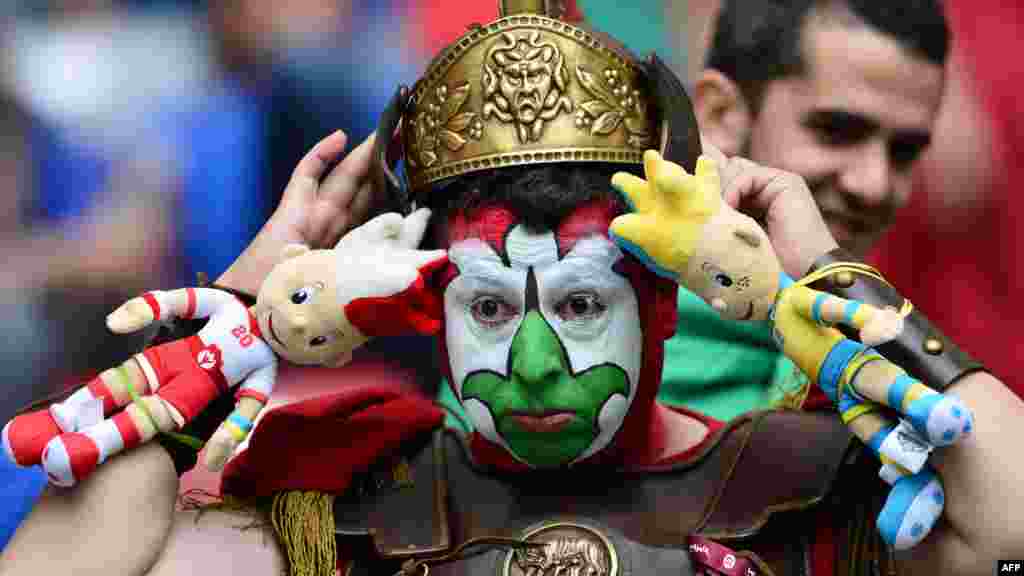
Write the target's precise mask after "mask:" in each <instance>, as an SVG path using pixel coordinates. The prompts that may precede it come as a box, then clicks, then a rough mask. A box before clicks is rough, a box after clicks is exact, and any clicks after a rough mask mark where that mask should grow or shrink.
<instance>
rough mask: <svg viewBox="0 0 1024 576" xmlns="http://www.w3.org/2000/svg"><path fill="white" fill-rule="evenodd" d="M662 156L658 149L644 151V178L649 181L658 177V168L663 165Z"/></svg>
mask: <svg viewBox="0 0 1024 576" xmlns="http://www.w3.org/2000/svg"><path fill="white" fill-rule="evenodd" d="M661 164H662V158H661V154H659V153H658V151H657V150H648V151H646V152H644V178H646V179H647V181H648V182H654V181H655V180H657V178H658V170H659V168H660V167H661Z"/></svg>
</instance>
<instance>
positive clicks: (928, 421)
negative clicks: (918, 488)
mask: <svg viewBox="0 0 1024 576" xmlns="http://www.w3.org/2000/svg"><path fill="white" fill-rule="evenodd" d="M853 386H854V388H855V389H856V390H857V392H858V393H860V394H862V395H863V396H865V397H866V398H868V399H870V400H874V401H875V402H879V403H882V404H884V405H886V406H889V407H891V408H893V409H895V410H897V411H899V412H902V413H903V414H906V416H907V420H908V421H909V422H910V424H911V425H912V426H913V427H914V428H915V429H916V430H917V431H918V432H919V433H920V434H922V435H923V436H924V437H925V438H926V439H927V440H928V442H930V443H931V444H932V445H933V446H948V445H949V444H953V443H954V442H956V441H957V440H959V439H960V438H963V437H965V436H967V435H968V434H970V433H971V429H972V427H973V426H974V418H973V416H972V414H971V411H970V410H969V409H968V408H967V406H965V405H964V403H963V402H961V401H960V399H959V398H957V397H955V396H950V395H948V394H940V393H939V392H936V391H935V390H932V389H931V388H929V387H927V386H925V385H924V384H922V383H921V382H920V381H918V380H915V379H913V378H911V377H910V376H909V375H908V374H907V373H906V372H904V371H903V369H902V368H900V367H899V366H896V365H895V364H892V363H891V362H888V361H886V362H871V363H869V364H865V365H864V367H863V368H862V369H861V370H860V371H859V372H858V374H857V377H856V379H855V380H854V382H853Z"/></svg>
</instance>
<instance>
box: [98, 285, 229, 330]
mask: <svg viewBox="0 0 1024 576" xmlns="http://www.w3.org/2000/svg"><path fill="white" fill-rule="evenodd" d="M233 301H235V297H234V296H232V295H231V294H229V293H227V292H224V291H223V290H216V289H213V288H179V289H177V290H170V291H163V290H153V291H150V292H146V293H145V294H143V295H142V296H138V297H135V298H132V299H131V300H129V301H127V302H125V303H124V304H122V305H121V306H119V307H118V308H117V310H114V311H113V312H112V313H111V314H110V315H109V316H107V327H109V328H110V330H111V331H113V332H117V333H119V334H125V333H128V332H134V331H136V330H139V329H141V328H145V327H146V326H148V325H149V324H150V323H152V322H153V321H154V320H166V319H168V318H181V319H185V320H187V319H192V318H207V317H209V316H210V315H211V314H213V313H214V312H216V311H217V310H218V309H220V308H221V307H222V306H224V305H225V304H228V303H230V302H233Z"/></svg>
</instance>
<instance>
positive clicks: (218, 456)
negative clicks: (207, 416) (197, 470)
mask: <svg viewBox="0 0 1024 576" xmlns="http://www.w3.org/2000/svg"><path fill="white" fill-rule="evenodd" d="M276 381H277V363H274V364H271V365H269V366H265V367H263V368H261V369H259V370H257V371H255V372H253V373H252V374H250V375H249V377H248V378H246V379H245V382H243V384H242V386H241V388H239V390H238V403H237V404H236V405H235V411H234V412H232V413H231V415H229V416H228V417H227V418H226V419H225V420H224V421H223V422H221V424H220V427H218V428H217V431H216V432H214V433H213V436H212V437H211V438H210V441H209V442H207V443H206V448H205V450H204V454H203V465H204V466H205V467H206V468H207V469H208V470H210V471H213V472H217V471H220V470H221V469H222V468H223V467H224V464H225V463H226V462H227V461H228V459H229V458H231V455H232V454H234V453H235V449H236V448H238V445H239V444H241V443H242V442H243V441H245V439H246V438H247V437H248V436H249V433H250V432H251V431H252V428H253V423H254V422H255V420H256V417H257V416H259V414H260V412H261V411H262V410H263V407H264V406H266V405H267V400H268V399H269V396H270V393H271V392H272V391H273V389H274V384H275V382H276Z"/></svg>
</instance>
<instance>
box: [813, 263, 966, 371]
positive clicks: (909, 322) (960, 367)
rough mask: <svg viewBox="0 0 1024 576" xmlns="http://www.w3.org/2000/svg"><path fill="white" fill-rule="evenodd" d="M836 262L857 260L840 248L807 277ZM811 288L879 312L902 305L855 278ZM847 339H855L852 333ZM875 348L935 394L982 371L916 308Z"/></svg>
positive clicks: (879, 285)
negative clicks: (900, 329) (897, 331)
mask: <svg viewBox="0 0 1024 576" xmlns="http://www.w3.org/2000/svg"><path fill="white" fill-rule="evenodd" d="M837 262H858V259H857V258H855V257H853V255H851V254H850V253H849V252H847V251H845V250H843V249H842V248H837V249H835V250H833V251H831V252H829V253H828V254H825V255H824V256H822V257H821V258H819V259H818V260H816V261H815V262H814V264H813V265H812V266H811V269H810V270H809V271H808V273H811V272H814V271H816V270H818V269H820V268H824V267H825V266H828V265H829V264H834V263H837ZM811 287H812V288H814V289H816V290H822V291H824V292H829V293H831V294H835V295H836V296H839V297H841V298H846V299H850V300H859V301H861V302H864V303H866V304H871V305H873V306H877V307H879V308H884V307H886V306H892V307H895V308H897V309H898V308H900V306H901V305H902V304H903V301H904V298H903V296H902V295H900V293H899V292H897V291H896V289H895V288H893V287H892V286H889V285H887V284H885V283H883V282H880V281H878V280H876V279H874V278H870V277H867V276H862V275H857V274H851V275H844V274H842V273H840V274H837V275H835V276H832V277H830V278H826V279H823V280H819V281H818V282H816V283H814V284H812V285H811ZM844 332H846V330H844ZM847 336H848V337H850V338H852V339H856V338H857V335H856V334H853V333H848V334H847ZM875 348H876V349H877V350H878V351H879V352H881V353H882V355H884V356H885V357H886V358H887V359H889V360H890V361H892V362H894V363H896V364H898V365H899V366H901V367H902V368H903V369H904V370H906V371H907V373H908V374H910V375H911V376H913V377H914V378H917V379H918V380H920V381H922V382H924V383H925V384H927V385H928V386H931V387H932V388H935V389H936V390H945V389H946V388H948V387H949V386H951V385H952V384H953V383H954V382H956V381H957V380H958V379H960V378H961V377H963V376H965V375H967V374H970V373H971V372H976V371H978V370H984V369H985V367H984V366H983V365H982V364H981V363H980V362H978V361H976V360H975V359H974V358H972V357H971V356H970V355H968V354H967V352H965V351H963V350H962V349H961V348H960V347H958V346H957V345H956V344H954V343H953V341H952V340H950V339H949V338H948V337H946V335H945V334H943V333H942V332H941V331H940V330H939V329H938V328H936V327H935V326H934V325H933V324H932V323H931V322H929V321H928V318H926V317H925V316H924V314H922V313H921V312H920V311H919V310H917V309H916V308H915V309H914V310H913V311H912V312H911V313H910V315H908V316H907V318H906V320H905V322H904V328H903V333H902V334H901V335H900V337H899V338H897V339H896V340H893V341H891V342H887V343H885V344H882V345H880V346H875Z"/></svg>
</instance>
